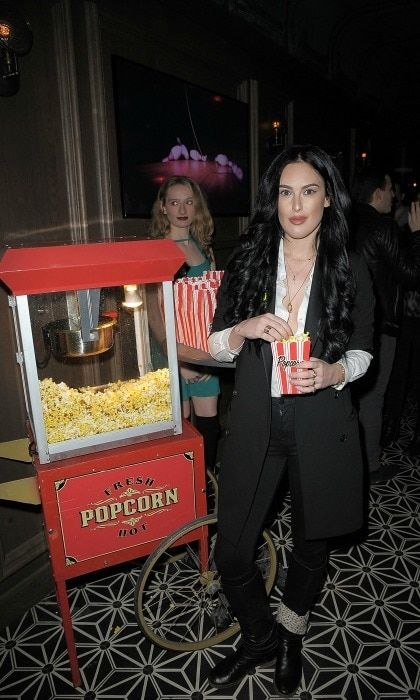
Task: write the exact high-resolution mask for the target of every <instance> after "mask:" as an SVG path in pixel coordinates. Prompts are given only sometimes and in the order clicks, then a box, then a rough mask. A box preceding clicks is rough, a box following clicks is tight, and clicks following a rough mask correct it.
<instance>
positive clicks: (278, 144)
mask: <svg viewBox="0 0 420 700" xmlns="http://www.w3.org/2000/svg"><path fill="white" fill-rule="evenodd" d="M271 127H272V131H271V135H270V137H269V138H268V139H267V147H268V149H269V150H270V151H271V150H273V151H278V150H280V149H283V148H284V145H285V135H286V124H285V122H283V121H281V120H280V119H275V120H274V121H272V122H271Z"/></svg>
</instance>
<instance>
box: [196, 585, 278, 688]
mask: <svg viewBox="0 0 420 700" xmlns="http://www.w3.org/2000/svg"><path fill="white" fill-rule="evenodd" d="M223 591H224V593H225V595H226V597H227V599H228V601H229V603H230V605H231V608H232V611H233V613H234V615H235V616H236V618H237V619H238V622H239V624H240V626H241V634H242V639H241V642H240V645H239V647H238V650H237V651H235V652H234V653H233V654H231V655H230V656H228V657H227V658H225V659H223V660H222V661H220V662H219V663H218V664H217V665H216V666H215V667H214V668H213V669H212V670H211V671H210V674H209V683H210V685H211V686H212V687H213V688H228V687H230V686H232V685H236V684H237V683H239V681H241V680H242V678H244V676H246V674H247V673H250V672H252V671H254V670H255V667H256V666H264V665H268V664H270V663H272V662H273V661H274V659H275V657H276V650H277V625H276V623H275V621H274V618H273V616H272V614H271V612H270V606H269V603H268V598H267V593H266V591H265V587H264V583H263V580H262V578H261V574H260V572H259V571H257V572H256V573H255V574H254V576H253V577H252V579H250V580H249V581H247V582H246V583H244V584H241V585H237V586H232V585H226V584H225V585H224V586H223Z"/></svg>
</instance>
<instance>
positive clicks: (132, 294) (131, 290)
mask: <svg viewBox="0 0 420 700" xmlns="http://www.w3.org/2000/svg"><path fill="white" fill-rule="evenodd" d="M122 305H123V306H124V307H125V308H126V309H139V308H140V307H141V306H143V299H142V298H141V295H140V292H139V288H138V286H137V285H136V284H125V285H124V301H123V302H122Z"/></svg>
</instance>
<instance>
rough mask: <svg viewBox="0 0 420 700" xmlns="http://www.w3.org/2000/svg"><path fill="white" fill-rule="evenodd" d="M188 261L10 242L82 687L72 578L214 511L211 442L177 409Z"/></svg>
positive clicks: (144, 244)
mask: <svg viewBox="0 0 420 700" xmlns="http://www.w3.org/2000/svg"><path fill="white" fill-rule="evenodd" d="M183 261H184V258H183V255H182V253H181V252H180V251H179V248H178V246H177V245H176V244H175V243H173V242H172V241H169V240H159V241H152V240H142V241H115V242H98V243H82V244H73V245H58V246H56V245H54V246H41V247H32V248H7V249H5V251H4V253H3V255H2V258H1V260H0V280H1V281H2V282H3V284H4V285H5V287H6V288H7V289H8V290H9V292H10V296H9V305H10V308H11V312H12V315H13V322H14V328H15V335H16V358H17V362H18V364H19V366H20V370H21V376H22V384H23V389H24V395H25V403H26V410H27V416H28V437H29V440H30V443H31V454H32V460H33V464H34V468H35V472H36V478H37V483H38V488H39V493H40V500H41V504H42V509H43V515H44V523H45V529H46V536H47V542H48V547H49V551H50V557H51V566H52V572H53V577H54V582H55V586H56V593H57V600H58V603H59V607H60V612H61V616H62V620H63V627H64V634H65V639H66V643H67V648H68V652H69V658H70V668H71V674H72V679H73V683H74V685H76V686H78V685H80V684H81V676H80V670H79V666H78V661H77V653H76V645H75V638H74V633H73V628H72V623H71V614H70V609H69V603H68V597H67V589H66V581H67V580H69V579H72V578H74V577H76V576H80V575H83V574H86V573H90V572H92V571H96V570H99V569H102V568H105V567H109V566H113V565H116V564H119V563H122V562H125V561H129V560H131V559H135V558H138V557H141V556H146V555H147V554H149V553H150V552H151V551H152V550H153V549H154V548H155V547H156V546H157V544H158V543H159V540H161V539H162V538H163V537H165V536H166V535H167V534H169V532H171V531H172V530H174V529H175V528H177V527H179V526H180V525H183V524H184V523H186V522H188V521H189V520H192V519H194V518H196V517H199V516H201V515H204V514H205V513H206V508H207V506H206V495H205V468H204V457H203V441H202V437H201V435H200V434H199V433H198V432H197V431H196V430H195V429H194V428H193V427H192V426H191V425H190V423H187V422H183V421H182V417H181V401H180V393H179V380H178V363H177V346H176V339H175V320H174V304H173V277H174V275H175V273H176V271H177V270H178V269H179V267H180V266H181V265H182V263H183ZM157 298H159V306H160V307H161V308H162V307H163V312H164V313H163V316H164V321H162V318H161V317H160V318H159V319H155V318H153V315H154V314H155V313H156V312H155V309H156V308H158V305H157V304H155V303H152V302H153V300H156V299H157ZM162 322H163V323H164V326H165V328H164V331H165V336H166V343H165V349H164V350H163V349H162V343H161V338H157V337H156V335H155V334H154V330H153V329H154V328H155V327H159V326H161V325H162Z"/></svg>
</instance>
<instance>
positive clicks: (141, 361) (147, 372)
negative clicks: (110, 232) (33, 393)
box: [28, 283, 179, 456]
mask: <svg viewBox="0 0 420 700" xmlns="http://www.w3.org/2000/svg"><path fill="white" fill-rule="evenodd" d="M147 286H148V287H150V288H151V289H148V290H147V292H146V288H145V285H126V286H125V287H124V286H121V287H106V288H102V289H88V290H75V291H71V292H68V291H67V292H55V293H49V294H39V295H32V296H30V297H29V298H28V300H29V315H30V323H31V328H32V336H33V345H34V353H35V363H36V368H37V374H38V383H39V387H40V399H41V413H42V420H43V424H44V426H45V432H46V440H47V443H48V445H49V446H50V452H51V451H52V452H54V448H55V449H59V444H62V443H63V442H66V443H67V445H69V442H71V449H70V450H68V449H67V448H65V449H64V452H65V453H66V454H65V455H61V456H67V453H68V454H77V453H78V452H83V451H90V450H89V449H87V450H86V449H85V448H86V447H89V445H93V449H99V447H98V445H100V449H105V448H106V444H104V443H106V442H107V440H110V442H111V443H115V436H116V435H117V436H118V438H119V442H117V444H124V443H125V442H132V441H134V440H133V438H135V437H136V436H138V435H142V436H147V435H148V433H149V432H150V433H157V432H159V430H160V428H162V430H163V431H165V429H166V430H167V429H168V428H170V422H171V421H172V422H173V420H174V413H176V411H175V412H174V411H173V403H174V402H175V399H173V396H176V393H175V395H174V394H173V391H174V385H173V381H171V379H170V376H171V373H170V372H169V364H170V363H169V361H168V354H167V353H166V352H164V351H163V350H162V334H163V335H164V336H165V335H166V330H165V323H164V321H163V318H164V314H163V296H164V295H163V294H162V291H161V288H162V284H160V283H159V284H154V285H147ZM148 300H150V301H149V303H150V307H151V308H150V313H148ZM176 388H178V387H177V384H176ZM178 392H179V389H178ZM121 431H122V432H121ZM173 432H174V430H173V425H172V433H173ZM143 439H145V437H144V438H143ZM74 441H75V442H74ZM78 443H82V447H81V446H80V445H79V447H78ZM95 445H97V447H96V448H95ZM109 446H110V447H112V446H114V444H110V445H109Z"/></svg>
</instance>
